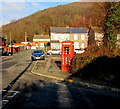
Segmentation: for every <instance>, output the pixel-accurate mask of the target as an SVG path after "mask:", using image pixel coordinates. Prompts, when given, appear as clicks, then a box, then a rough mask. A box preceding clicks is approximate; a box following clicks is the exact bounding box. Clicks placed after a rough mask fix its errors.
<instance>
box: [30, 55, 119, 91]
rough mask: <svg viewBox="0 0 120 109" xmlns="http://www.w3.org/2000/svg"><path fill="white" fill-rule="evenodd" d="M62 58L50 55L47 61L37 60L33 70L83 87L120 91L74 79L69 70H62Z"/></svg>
mask: <svg viewBox="0 0 120 109" xmlns="http://www.w3.org/2000/svg"><path fill="white" fill-rule="evenodd" d="M60 67H61V58H60V57H59V58H58V57H54V56H50V55H48V56H47V58H46V60H45V61H41V60H40V61H36V62H35V64H34V66H33V68H32V69H31V72H32V73H33V74H35V75H38V76H42V77H46V78H50V79H54V80H58V81H65V82H69V83H71V84H75V85H77V86H81V87H87V88H92V89H98V90H107V91H112V92H117V93H120V89H118V88H113V87H108V86H104V85H97V84H92V83H88V82H83V81H80V80H79V79H74V78H72V77H71V74H70V73H69V72H68V71H62V70H61V68H60Z"/></svg>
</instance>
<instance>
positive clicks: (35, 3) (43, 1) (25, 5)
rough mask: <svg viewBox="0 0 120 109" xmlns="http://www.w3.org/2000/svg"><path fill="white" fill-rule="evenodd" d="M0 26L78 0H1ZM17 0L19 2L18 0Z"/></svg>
mask: <svg viewBox="0 0 120 109" xmlns="http://www.w3.org/2000/svg"><path fill="white" fill-rule="evenodd" d="M0 1H1V2H0V13H1V14H0V26H2V25H4V24H8V23H10V22H12V21H15V20H18V19H21V18H24V17H26V16H28V15H31V14H33V13H35V12H37V11H39V10H43V9H47V8H50V7H55V6H58V5H63V4H68V3H72V2H75V1H78V0H18V1H17V0H0ZM16 1H17V2H16Z"/></svg>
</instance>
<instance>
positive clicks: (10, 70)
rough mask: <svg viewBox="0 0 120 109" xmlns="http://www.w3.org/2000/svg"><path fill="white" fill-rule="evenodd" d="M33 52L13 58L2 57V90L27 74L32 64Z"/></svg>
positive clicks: (21, 53)
mask: <svg viewBox="0 0 120 109" xmlns="http://www.w3.org/2000/svg"><path fill="white" fill-rule="evenodd" d="M31 52H32V51H31V50H27V51H22V52H20V53H17V54H14V55H12V56H2V63H1V66H2V89H4V88H6V87H7V86H8V85H9V84H10V83H11V82H12V81H13V80H14V79H15V78H16V77H18V75H20V74H21V73H24V72H25V69H26V68H27V66H29V65H30V64H31V58H30V55H31Z"/></svg>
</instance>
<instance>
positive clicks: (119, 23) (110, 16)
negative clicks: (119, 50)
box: [103, 2, 120, 51]
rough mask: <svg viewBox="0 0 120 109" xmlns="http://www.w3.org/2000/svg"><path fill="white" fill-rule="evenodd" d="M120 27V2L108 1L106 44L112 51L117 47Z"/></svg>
mask: <svg viewBox="0 0 120 109" xmlns="http://www.w3.org/2000/svg"><path fill="white" fill-rule="evenodd" d="M118 29H120V3H119V2H109V3H106V19H105V25H104V40H103V41H104V45H105V46H108V48H109V49H110V50H112V51H114V50H115V48H116V41H117V33H118Z"/></svg>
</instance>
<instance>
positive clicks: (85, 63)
mask: <svg viewBox="0 0 120 109" xmlns="http://www.w3.org/2000/svg"><path fill="white" fill-rule="evenodd" d="M87 49H88V48H87ZM117 51H118V50H117ZM119 66H120V54H119V53H118V52H116V53H112V52H111V51H109V50H108V49H107V48H105V47H102V48H97V47H95V49H94V48H93V50H92V51H90V50H89V49H88V50H87V51H86V52H85V53H83V54H80V55H75V57H74V58H73V60H72V68H71V70H70V71H71V73H72V74H73V76H77V77H79V78H81V79H83V80H89V81H91V82H93V81H94V82H101V83H104V84H107V85H113V86H115V87H120V85H119V83H120V79H119V78H120V69H119Z"/></svg>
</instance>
